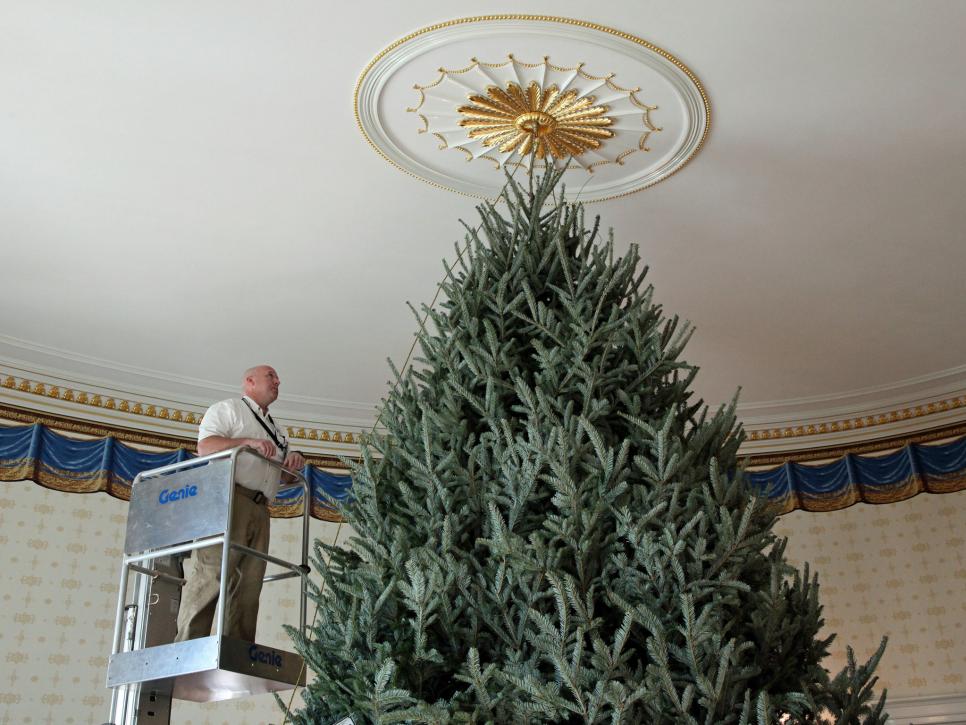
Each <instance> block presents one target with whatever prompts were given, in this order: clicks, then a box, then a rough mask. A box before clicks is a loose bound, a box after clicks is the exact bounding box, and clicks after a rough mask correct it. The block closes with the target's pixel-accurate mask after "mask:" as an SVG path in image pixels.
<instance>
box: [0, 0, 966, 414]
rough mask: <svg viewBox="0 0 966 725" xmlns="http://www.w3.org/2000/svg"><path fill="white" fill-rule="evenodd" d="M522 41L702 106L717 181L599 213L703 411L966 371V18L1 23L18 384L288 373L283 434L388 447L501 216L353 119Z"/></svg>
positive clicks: (0, 347) (959, 9)
mask: <svg viewBox="0 0 966 725" xmlns="http://www.w3.org/2000/svg"><path fill="white" fill-rule="evenodd" d="M501 11H502V12H507V11H509V12H517V13H519V12H527V13H543V14H550V15H559V16H567V17H574V18H580V19H583V20H588V21H593V22H596V23H600V24H603V25H607V26H611V27H614V28H617V29H619V30H623V31H626V32H628V33H631V34H634V35H637V36H640V37H642V38H645V39H647V40H649V41H651V42H653V43H654V44H656V45H658V46H660V47H662V48H665V49H667V50H668V51H670V52H671V53H673V54H675V55H676V56H677V57H678V58H680V59H681V60H682V61H683V62H684V63H686V64H687V65H688V66H689V67H690V68H691V69H692V70H693V71H694V73H695V74H696V75H697V76H698V78H700V79H701V81H702V83H703V84H704V86H705V89H706V90H707V92H708V95H709V96H710V99H711V104H712V124H711V125H712V129H711V134H710V136H709V138H708V141H707V144H706V146H705V148H704V150H703V151H701V153H700V154H698V156H697V157H696V158H695V159H694V160H693V161H692V162H691V163H690V164H689V165H688V166H687V167H686V168H685V169H684V170H683V171H682V172H681V173H679V174H677V175H676V176H674V177H672V178H671V179H669V180H667V181H664V182H662V183H660V184H658V185H657V186H655V187H652V188H650V189H648V190H646V191H643V192H641V193H638V194H636V195H633V196H630V197H627V198H624V199H617V200H614V201H609V202H603V203H600V204H595V205H594V206H593V207H592V209H593V211H595V212H597V213H600V214H601V215H602V217H603V221H604V224H605V225H608V226H612V227H613V228H614V232H615V235H616V238H617V239H618V240H619V244H620V245H621V246H624V245H626V244H627V243H629V242H631V241H635V242H639V243H640V244H641V247H642V251H643V254H644V256H645V258H646V260H647V261H648V262H649V264H650V265H651V269H652V272H651V280H652V282H653V283H654V285H655V286H656V290H657V296H658V299H659V300H660V301H662V302H663V303H664V304H665V306H666V308H667V309H668V310H669V311H672V312H677V313H679V314H681V315H682V316H684V317H687V318H689V319H691V320H692V321H694V323H695V325H696V326H697V333H696V335H695V337H694V339H693V342H692V343H691V347H690V350H689V358H690V359H691V360H692V361H693V362H696V363H698V364H700V365H701V366H702V368H703V369H702V373H701V375H700V376H699V380H700V386H699V389H700V392H702V393H703V394H705V395H706V397H707V398H708V399H710V400H713V401H718V400H723V399H726V398H728V397H730V395H731V393H732V392H733V391H734V389H735V388H736V387H737V386H739V385H741V386H742V387H743V400H744V401H745V403H746V404H749V405H751V406H752V407H755V406H758V407H761V405H762V404H764V403H766V402H770V401H783V400H788V399H797V398H802V397H815V396H819V397H821V398H822V399H823V400H826V401H827V400H829V399H834V398H835V397H836V396H839V395H841V394H844V393H847V392H848V391H855V390H857V389H864V388H868V387H870V386H880V387H882V388H883V389H889V388H891V387H893V386H896V385H901V384H904V382H905V381H908V380H910V379H913V378H923V377H926V378H929V377H931V376H934V375H936V374H939V373H941V371H948V370H950V369H954V368H959V367H960V366H963V364H964V363H966V335H964V334H963V333H962V320H963V319H966V294H964V293H963V283H964V270H966V240H964V230H966V203H964V189H966V142H964V141H963V130H964V129H966V83H963V82H962V79H961V77H960V76H961V75H962V71H963V69H964V68H966V43H963V39H962V35H963V29H964V28H966V3H962V2H956V1H955V0H948V1H947V2H939V1H934V2H928V3H910V2H887V1H886V2H884V1H883V0H853V2H849V3H838V2H827V1H822V2H811V3H795V4H792V3H774V2H771V0H768V1H762V2H748V1H744V0H739V1H736V2H728V3H715V2H678V3H673V4H672V3H653V2H613V3H595V4H590V5H588V4H587V3H586V2H575V1H573V0H556V1H555V2H547V1H545V0H534V2H531V3H529V4H528V5H526V6H507V5H495V4H493V3H483V2H468V1H465V0H455V1H454V2H450V3H448V4H440V3H438V2H429V1H428V0H410V1H409V2H407V3H405V4H404V3H399V2H392V3H390V2H378V3H376V2H369V3H340V4H336V3H320V2H296V1H294V0H290V1H288V2H285V3H264V2H238V1H237V0H232V1H231V2H227V1H226V2H194V3H188V2H136V3H132V2H122V1H120V0H118V1H117V2H85V3H69V2H61V3H56V2H41V1H39V0H23V1H17V0H6V1H5V2H3V3H2V4H0V235H2V236H0V242H2V256H0V259H2V263H0V310H2V318H0V336H2V337H0V356H6V357H7V358H8V359H13V358H16V359H20V360H27V361H28V362H33V363H35V364H37V365H40V364H41V363H42V364H44V365H46V366H48V367H50V368H57V369H60V370H66V371H75V372H76V373H77V374H81V373H83V374H88V375H95V374H99V375H100V376H101V377H102V378H103V377H105V376H107V375H108V374H110V375H113V376H116V377H117V378H119V379H120V378H124V377H125V376H128V377H131V379H132V380H133V379H134V378H135V377H136V378H137V380H138V381H140V384H142V386H143V387H146V388H148V387H149V388H153V389H155V390H161V391H172V392H176V391H178V390H184V391H189V390H195V391H198V390H206V389H215V388H219V389H220V388H226V389H227V388H234V387H235V384H236V383H235V381H236V379H237V378H238V375H239V372H240V371H241V370H242V369H243V368H245V367H246V366H248V365H250V364H253V363H257V362H260V361H269V362H273V363H274V364H275V365H276V366H277V368H278V370H279V372H280V374H281V377H282V381H283V385H282V389H283V398H282V400H281V401H280V404H282V405H283V404H286V403H287V404H289V405H291V406H297V407H300V408H302V409H314V410H315V411H316V412H317V413H318V415H329V416H351V415H354V416H356V417H362V418H364V417H366V416H367V415H368V411H370V410H371V409H372V406H373V405H374V404H375V402H376V401H377V400H378V399H379V397H380V396H381V395H382V394H383V393H384V392H385V390H386V380H387V378H388V369H387V366H386V363H385V358H386V357H387V356H391V357H392V358H393V359H395V360H396V361H401V360H402V359H403V358H404V357H405V355H406V352H407V351H408V349H409V345H410V341H411V335H412V330H413V328H414V323H413V320H412V318H411V315H410V313H409V311H408V310H407V308H406V307H405V305H404V302H405V301H407V300H410V301H412V302H414V303H420V302H428V301H429V300H430V299H431V298H432V297H433V293H434V291H435V285H436V283H437V281H438V280H439V279H440V277H441V274H442V265H441V262H440V260H441V258H442V257H444V256H446V257H449V258H452V256H453V244H454V242H456V241H457V240H459V239H460V238H461V236H462V235H461V227H460V225H459V224H458V219H459V218H461V217H463V218H467V219H472V217H473V215H474V211H473V206H474V203H475V202H474V201H473V200H472V199H469V198H466V197H462V196H458V195H456V194H452V193H449V192H444V191H440V190H437V189H435V188H432V187H430V186H428V185H426V184H424V183H421V182H419V181H417V180H415V179H413V178H412V177H410V176H407V175H406V174H404V173H402V172H400V171H399V170H397V169H395V168H393V167H392V166H390V165H389V164H388V163H387V162H385V161H384V160H383V159H382V158H380V156H378V155H377V154H376V153H375V152H374V151H373V150H372V149H371V148H369V147H368V145H367V144H366V142H365V141H364V139H363V137H362V135H361V133H360V132H359V130H358V128H357V127H356V123H355V120H354V117H353V113H352V94H353V87H354V84H355V82H356V79H357V77H358V75H359V73H360V72H361V71H362V69H363V68H364V67H365V66H366V64H367V63H368V62H369V60H370V59H371V58H372V57H373V56H375V55H376V54H377V53H378V52H379V51H380V50H382V49H383V48H385V47H386V46H387V45H389V44H390V43H392V42H393V41H395V40H397V39H398V38H400V37H402V36H404V35H406V34H408V33H410V32H412V31H414V30H417V29H419V28H422V27H424V26H428V25H432V24H434V23H437V22H440V21H445V20H449V19H452V18H457V17H462V16H468V15H478V14H489V13H498V12H501ZM535 51H536V53H539V49H535ZM539 55H542V53H539ZM571 60H572V61H573V62H579V61H580V60H581V59H579V58H574V59H571ZM464 62H465V59H464V58H459V59H455V60H454V63H453V65H454V66H457V65H459V64H461V63H464ZM425 81H426V79H424V78H419V79H414V82H425ZM399 112H400V113H405V109H402V108H401V109H400V110H399ZM441 153H442V152H441ZM628 163H631V160H629V161H628ZM192 385H194V387H192ZM188 394H189V393H188V392H185V393H184V395H188ZM766 407H767V406H766Z"/></svg>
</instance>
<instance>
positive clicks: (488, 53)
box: [354, 15, 711, 202]
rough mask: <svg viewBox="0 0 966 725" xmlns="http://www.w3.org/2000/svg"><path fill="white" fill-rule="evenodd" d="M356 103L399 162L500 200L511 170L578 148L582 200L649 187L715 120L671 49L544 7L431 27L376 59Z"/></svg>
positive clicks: (375, 139)
mask: <svg viewBox="0 0 966 725" xmlns="http://www.w3.org/2000/svg"><path fill="white" fill-rule="evenodd" d="M478 59H479V60H478ZM504 59H506V60H504ZM541 59H542V60H541ZM354 104H355V115H356V121H357V123H358V125H359V128H360V130H361V131H362V133H363V135H364V136H365V138H366V140H367V141H368V142H369V144H370V145H371V146H372V147H373V148H374V149H375V150H376V151H377V152H378V153H379V154H380V155H381V156H382V157H383V158H384V159H386V160H387V161H389V162H390V163H391V164H393V165H394V166H396V167H397V168H399V169H401V170H403V171H405V172H406V173H408V174H410V175H412V176H415V177H416V178H418V179H421V180H422V181H425V182H427V183H429V184H431V185H433V186H436V187H439V188H442V189H447V190H449V191H455V192H458V193H462V194H466V195H469V196H476V197H483V198H490V199H492V198H495V197H496V196H497V195H498V194H499V193H500V190H501V189H502V188H503V185H504V183H505V177H504V173H503V169H507V170H509V171H510V172H511V173H515V171H516V169H519V168H520V167H528V166H529V165H530V164H531V163H533V164H534V165H535V166H536V167H537V168H538V169H539V168H540V167H544V168H545V167H546V164H548V163H555V164H558V165H559V164H560V163H563V162H564V161H565V159H568V158H569V159H571V160H570V166H569V168H568V171H567V174H566V177H565V181H566V182H567V183H568V185H569V186H570V187H571V188H572V189H577V190H578V192H577V194H575V195H574V196H575V197H576V198H579V199H580V200H581V201H585V202H590V201H602V200H606V199H613V198H616V197H620V196H625V195H627V194H632V193H634V192H637V191H641V190H642V189H646V188H648V187H649V186H653V185H654V184H656V183H658V182H659V181H662V180H663V179H666V178H667V177H669V176H671V175H672V174H674V173H676V172H677V171H679V170H680V169H681V168H682V167H683V166H684V165H685V164H687V163H688V161H690V160H691V159H692V158H693V157H694V155H695V154H696V153H697V152H698V151H699V150H700V149H701V147H702V145H703V144H704V141H705V139H706V138H707V135H708V131H709V128H710V122H711V107H710V103H709V101H708V97H707V95H706V93H705V91H704V89H703V87H702V86H701V83H700V81H698V79H697V78H696V77H695V75H694V74H693V73H692V72H691V71H690V70H689V69H688V68H687V67H686V66H685V65H684V64H683V63H682V62H681V61H679V60H678V59H677V58H675V57H674V56H673V55H671V54H670V53H668V52H667V51H664V50H662V49H660V48H658V47H657V46H655V45H652V44H651V43H649V42H647V41H646V40H643V39H641V38H638V37H636V36H633V35H630V34H627V33H624V32H621V31H619V30H614V29H613V28H607V27H604V26H602V25H597V24H595V23H589V22H584V21H580V20H573V19H570V18H559V17H551V16H540V15H490V16H481V17H471V18H461V19H458V20H452V21H449V22H446V23H440V24H438V25H434V26H431V27H428V28H423V29H421V30H418V31H416V32H414V33H412V34H410V35H408V36H406V37H405V38H402V39H401V40H398V41H397V42H395V43H393V44H392V45H390V46H389V47H388V48H386V49H385V50H383V51H382V52H381V53H379V55H377V56H376V57H375V58H374V59H373V60H372V61H371V62H370V63H369V65H368V66H367V67H366V69H365V70H364V71H363V72H362V75H361V76H360V77H359V81H358V82H357V84H356V89H355V98H354ZM452 149H459V150H460V151H462V152H463V153H461V154H455V153H453V152H452ZM571 154H572V156H571Z"/></svg>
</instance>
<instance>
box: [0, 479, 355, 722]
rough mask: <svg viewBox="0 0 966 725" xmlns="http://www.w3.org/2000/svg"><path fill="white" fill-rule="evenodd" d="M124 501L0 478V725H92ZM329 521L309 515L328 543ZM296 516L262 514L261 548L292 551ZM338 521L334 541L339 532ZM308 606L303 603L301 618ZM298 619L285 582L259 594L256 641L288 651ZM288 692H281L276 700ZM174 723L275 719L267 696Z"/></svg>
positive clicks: (195, 712) (178, 710) (98, 716)
mask: <svg viewBox="0 0 966 725" xmlns="http://www.w3.org/2000/svg"><path fill="white" fill-rule="evenodd" d="M126 514H127V503H126V502H124V501H120V500H118V499H114V498H111V497H110V496H107V495H106V494H102V493H95V494H89V495H81V494H70V493H63V492H59V491H50V490H48V489H45V488H42V487H41V486H38V485H36V484H34V483H0V548H2V551H3V552H4V559H5V566H4V567H3V569H2V571H0V592H2V594H0V622H2V628H0V723H2V724H3V725H8V724H9V725H15V724H16V725H21V723H27V724H29V723H44V724H45V725H46V724H49V725H74V724H76V725H100V724H101V723H103V722H105V721H106V720H107V716H108V710H109V707H110V698H109V691H108V690H107V689H106V688H105V687H104V679H105V676H106V672H107V670H106V668H107V658H108V655H109V654H110V651H111V636H112V634H113V627H114V611H115V607H116V604H117V584H118V575H119V573H120V561H121V558H120V557H121V547H122V545H123V541H124V526H125V521H126ZM336 528H337V526H336V524H331V523H325V522H321V521H315V520H313V521H312V532H311V533H312V537H313V538H315V537H318V538H320V539H322V540H323V541H327V542H331V541H332V540H333V538H334V536H335V533H336ZM300 532H301V520H300V519H275V520H273V521H272V544H271V550H270V553H272V554H273V555H275V556H278V557H280V558H283V559H287V560H289V561H297V560H298V558H299V541H300ZM349 533H350V532H349V529H347V528H346V527H343V528H342V531H341V533H340V538H339V540H340V541H344V540H345V539H346V538H347V537H348V535H349ZM312 611H313V610H312V603H311V602H309V617H310V619H311V614H312ZM297 621H298V585H297V583H295V580H285V581H281V582H276V583H270V584H267V585H266V586H265V589H264V590H263V594H262V608H261V611H260V615H259V637H258V639H259V641H260V642H262V643H264V644H268V645H274V646H281V647H284V648H285V649H289V650H291V649H292V647H291V644H290V642H289V640H288V638H287V635H286V634H285V632H284V631H283V630H282V629H281V625H282V623H290V624H294V623H296V622H297ZM289 694H290V693H286V697H287V696H288V695H289ZM171 721H172V723H177V724H178V725H216V724H218V725H220V724H221V723H226V724H227V723H232V725H237V724H239V723H280V722H281V721H282V718H281V716H280V714H279V709H278V707H277V705H276V704H275V700H274V698H273V697H272V696H271V695H261V696H258V697H252V698H248V699H246V700H236V701H228V702H222V703H212V704H207V705H198V704H194V703H185V702H178V703H176V704H175V709H174V712H173V714H172V719H171Z"/></svg>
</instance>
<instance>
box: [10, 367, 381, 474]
mask: <svg viewBox="0 0 966 725" xmlns="http://www.w3.org/2000/svg"><path fill="white" fill-rule="evenodd" d="M0 404H5V405H7V406H12V407H15V408H18V409H28V410H33V411H38V412H45V413H49V414H51V415H53V416H59V417H67V418H69V419H77V418H81V419H85V420H89V421H92V422H94V423H98V424H101V425H105V426H108V427H110V428H114V427H121V428H124V429H128V430H130V429H135V430H138V431H143V432H144V434H146V435H148V436H151V435H161V436H162V437H170V438H174V439H176V440H194V439H195V438H196V437H197V433H198V424H199V423H200V422H201V418H202V416H203V415H204V412H205V409H206V407H207V406H204V405H192V404H187V403H179V402H175V401H171V400H166V399H163V398H156V397H146V396H142V395H138V394H137V393H131V394H127V395H125V394H122V393H119V392H118V391H117V390H113V389H105V388H101V387H98V386H94V385H85V384H83V383H81V384H78V383H75V382H72V381H64V380H60V379H57V378H54V377H52V376H48V375H44V374H42V373H31V374H30V376H29V377H28V376H27V375H25V374H24V371H22V370H15V369H12V368H11V367H10V366H7V365H3V364H0ZM278 420H279V423H280V424H282V425H284V426H285V428H286V432H287V434H288V436H289V438H290V439H292V440H296V441H300V449H302V450H303V451H305V452H311V453H318V454H323V453H338V454H347V455H354V454H355V453H356V452H357V451H358V446H359V443H360V442H361V440H362V437H363V436H364V435H365V434H366V433H367V431H368V427H367V428H356V429H340V428H329V427H318V426H313V425H311V424H309V423H307V422H306V421H292V420H291V419H287V418H285V417H283V416H278Z"/></svg>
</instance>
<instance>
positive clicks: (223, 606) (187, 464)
mask: <svg viewBox="0 0 966 725" xmlns="http://www.w3.org/2000/svg"><path fill="white" fill-rule="evenodd" d="M241 454H245V455H250V456H254V457H255V458H257V459H260V460H261V461H264V462H265V463H267V464H269V465H270V466H273V467H275V468H277V469H278V470H279V475H280V477H281V478H283V479H284V478H286V477H288V479H289V481H290V482H293V483H290V484H289V485H286V486H283V487H282V488H280V489H279V493H281V492H282V491H290V490H292V489H293V488H301V489H302V494H303V499H302V500H303V511H302V547H301V554H302V558H301V563H299V564H294V563H292V562H289V561H285V560H284V559H279V558H278V557H275V556H271V555H269V554H267V553H263V552H260V551H256V550H255V549H252V548H250V547H247V546H244V545H242V544H238V543H234V542H232V541H231V521H232V516H233V514H234V503H235V485H236V484H235V466H236V463H237V460H238V457H239V456H240V455H241ZM225 458H227V459H228V460H229V463H230V465H229V476H228V482H227V483H226V484H225V485H227V486H228V516H227V523H226V529H225V531H223V532H222V533H220V534H215V535H213V536H206V537H203V538H199V539H195V540H193V541H186V542H183V543H179V544H174V545H171V546H163V547H159V548H153V549H151V550H148V551H143V552H140V553H137V554H125V556H124V558H123V562H122V565H121V580H120V586H119V592H118V600H117V615H116V618H115V624H114V637H113V647H112V651H111V654H112V655H115V654H117V653H119V652H120V651H121V647H122V646H123V642H122V639H123V622H124V619H125V617H124V612H125V609H126V600H127V590H128V580H129V574H130V572H131V571H134V572H135V573H137V574H141V575H146V576H151V577H153V578H162V579H164V580H166V581H170V582H172V583H176V584H178V585H181V586H183V585H184V583H185V580H184V579H180V578H178V577H174V576H171V575H170V574H166V573H165V572H162V571H158V570H157V569H154V568H152V567H151V566H150V562H151V561H153V560H154V559H158V558H161V557H165V556H172V555H177V554H183V553H186V552H189V551H195V550H196V549H203V548H206V547H209V546H217V545H218V544H221V545H222V552H221V574H220V577H219V589H218V604H217V609H216V611H215V619H216V622H217V624H216V629H215V635H216V636H218V637H221V636H222V634H223V633H224V628H225V621H226V619H227V613H228V608H229V607H230V606H231V602H230V601H229V598H228V596H227V594H228V576H227V574H228V556H229V553H230V551H231V550H232V549H235V550H239V551H242V552H244V553H245V554H247V555H248V556H254V557H257V558H259V559H263V560H265V561H266V562H269V563H272V564H275V565H277V566H280V567H282V568H283V569H287V570H288V571H286V572H281V573H277V574H271V575H267V576H265V577H264V578H263V581H264V582H274V581H280V580H283V579H290V578H294V577H301V579H302V581H301V587H300V589H301V596H300V602H299V627H300V629H301V631H302V633H303V634H305V628H306V598H307V591H308V575H309V573H310V572H311V569H310V567H309V563H308V547H309V541H308V540H309V519H310V516H311V507H312V492H311V487H310V485H309V483H308V481H307V480H306V479H305V476H303V475H302V473H301V472H300V471H289V470H286V469H283V468H282V464H281V463H279V462H278V461H274V460H272V459H269V458H266V457H265V456H262V455H261V454H259V453H257V452H256V451H255V450H254V449H252V448H249V447H247V446H239V447H236V448H231V449H228V450H224V451H219V452H217V453H212V454H211V455H208V456H201V457H199V458H193V459H191V460H188V461H182V462H180V463H173V464H171V465H168V466H162V467H160V468H155V469H152V470H150V471H143V472H142V473H139V474H138V475H137V477H136V478H135V479H134V482H133V484H132V492H133V490H134V487H135V486H137V485H138V484H140V483H142V482H144V481H146V480H149V479H154V478H157V477H159V476H164V475H167V474H171V473H174V472H181V471H185V470H189V469H191V468H196V467H201V466H207V465H209V464H210V463H212V462H213V461H220V460H222V459H225ZM144 564H147V566H144Z"/></svg>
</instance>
